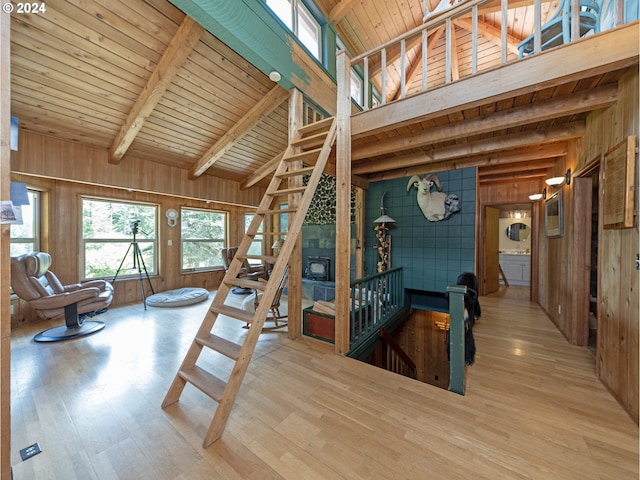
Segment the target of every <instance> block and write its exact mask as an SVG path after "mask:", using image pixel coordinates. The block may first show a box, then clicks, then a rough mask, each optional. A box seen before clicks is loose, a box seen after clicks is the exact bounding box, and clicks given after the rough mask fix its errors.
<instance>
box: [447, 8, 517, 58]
mask: <svg viewBox="0 0 640 480" xmlns="http://www.w3.org/2000/svg"><path fill="white" fill-rule="evenodd" d="M453 23H454V24H456V25H457V26H458V27H460V28H462V29H464V30H467V31H468V32H472V33H473V25H472V22H471V18H469V17H461V18H456V19H455V20H454V21H453ZM478 33H479V34H480V35H482V36H483V37H484V38H486V39H487V40H488V41H489V42H491V43H493V44H494V45H497V46H499V47H500V46H501V45H502V32H501V31H500V29H499V28H498V27H495V26H493V25H490V24H488V23H487V22H485V21H484V20H480V19H478ZM521 41H522V39H521V38H518V37H516V36H514V35H512V34H511V33H507V49H508V50H509V51H510V52H511V53H513V54H515V55H518V45H519V44H520V42H521Z"/></svg>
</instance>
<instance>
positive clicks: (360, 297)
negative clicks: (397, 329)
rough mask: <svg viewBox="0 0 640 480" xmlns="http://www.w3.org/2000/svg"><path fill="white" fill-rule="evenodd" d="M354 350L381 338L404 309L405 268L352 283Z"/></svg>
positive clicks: (352, 339) (351, 338)
mask: <svg viewBox="0 0 640 480" xmlns="http://www.w3.org/2000/svg"><path fill="white" fill-rule="evenodd" d="M350 302H351V305H350V307H351V327H350V350H353V349H355V348H356V347H357V346H358V345H359V344H360V343H362V342H366V341H367V340H368V339H369V338H370V337H371V336H373V335H375V336H377V335H378V334H379V332H380V327H383V326H385V325H386V324H387V323H388V322H389V320H391V319H392V318H393V316H394V315H395V314H396V313H398V312H399V311H400V310H401V309H402V308H403V307H404V288H403V286H402V267H398V268H393V269H391V270H387V271H384V272H382V273H377V274H375V275H370V276H368V277H364V278H360V279H357V280H354V281H353V282H351V297H350Z"/></svg>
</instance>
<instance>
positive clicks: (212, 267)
mask: <svg viewBox="0 0 640 480" xmlns="http://www.w3.org/2000/svg"><path fill="white" fill-rule="evenodd" d="M185 211H194V212H203V213H207V214H219V215H222V216H223V222H222V223H223V225H224V227H223V228H224V232H223V234H222V238H221V239H219V238H216V239H203V238H200V239H186V240H185V238H184V237H183V229H182V226H183V221H184V219H185V215H184V212H185ZM228 237H229V212H228V211H226V210H211V209H207V208H198V207H186V206H182V207H180V273H181V274H189V273H201V272H211V271H215V270H221V269H224V268H225V267H224V263H223V260H222V255H221V256H220V263H219V264H215V265H207V266H204V267H189V268H185V266H184V255H185V252H184V250H185V249H184V245H185V242H187V243H196V242H197V243H220V242H221V243H222V248H227V246H228Z"/></svg>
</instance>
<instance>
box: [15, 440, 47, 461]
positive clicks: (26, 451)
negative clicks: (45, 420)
mask: <svg viewBox="0 0 640 480" xmlns="http://www.w3.org/2000/svg"><path fill="white" fill-rule="evenodd" d="M41 451H42V449H41V448H40V444H39V443H38V442H36V443H34V444H33V445H29V446H28V447H25V448H23V449H22V450H20V456H21V457H22V461H23V462H24V461H25V460H27V459H29V458H31V457H33V456H34V455H37V454H39V453H40V452H41Z"/></svg>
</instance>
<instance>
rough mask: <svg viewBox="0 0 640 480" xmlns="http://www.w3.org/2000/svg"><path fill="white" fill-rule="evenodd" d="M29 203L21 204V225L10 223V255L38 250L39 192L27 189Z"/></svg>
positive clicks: (14, 255)
mask: <svg viewBox="0 0 640 480" xmlns="http://www.w3.org/2000/svg"><path fill="white" fill-rule="evenodd" d="M27 195H28V196H29V205H22V207H21V209H22V225H18V224H13V225H11V248H10V254H11V256H12V257H17V256H18V255H22V254H23V253H31V252H37V251H39V250H40V192H37V191H36V190H27Z"/></svg>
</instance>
